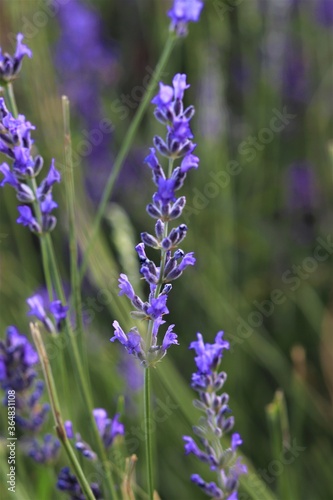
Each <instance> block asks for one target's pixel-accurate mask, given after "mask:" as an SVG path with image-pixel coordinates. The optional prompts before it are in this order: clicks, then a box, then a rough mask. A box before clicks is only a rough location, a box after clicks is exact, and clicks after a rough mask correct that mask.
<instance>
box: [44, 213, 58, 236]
mask: <svg viewBox="0 0 333 500" xmlns="http://www.w3.org/2000/svg"><path fill="white" fill-rule="evenodd" d="M56 224H57V219H56V217H54V215H43V218H42V230H43V233H48V232H50V231H53V229H54V228H55V227H56Z"/></svg>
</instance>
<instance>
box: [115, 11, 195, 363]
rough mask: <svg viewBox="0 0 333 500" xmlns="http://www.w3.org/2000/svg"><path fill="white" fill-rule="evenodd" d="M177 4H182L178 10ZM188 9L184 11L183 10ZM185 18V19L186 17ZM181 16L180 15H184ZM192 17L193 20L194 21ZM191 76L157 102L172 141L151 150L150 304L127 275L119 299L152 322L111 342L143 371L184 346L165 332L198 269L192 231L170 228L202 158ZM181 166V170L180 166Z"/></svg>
mask: <svg viewBox="0 0 333 500" xmlns="http://www.w3.org/2000/svg"><path fill="white" fill-rule="evenodd" d="M197 3H199V4H201V2H192V3H191V2H185V3H184V2H183V3H182V5H183V4H184V5H183V6H185V4H186V6H187V7H186V9H187V10H186V9H185V7H184V9H185V10H184V12H185V14H186V16H187V17H186V19H187V20H194V17H197V16H196V15H194V14H193V12H194V11H193V12H192V14H191V15H190V13H189V12H190V11H189V6H190V4H194V5H196V4H197ZM176 4H177V5H176ZM178 4H179V5H180V3H179V2H175V6H174V11H175V12H176V11H177V12H178V14H179V12H180V10H179V5H178ZM182 8H183V7H182ZM185 14H184V15H185ZM179 15H180V14H179ZM191 16H192V17H191ZM188 88H189V85H188V83H187V82H186V75H184V74H180V73H178V74H176V75H175V76H174V78H173V79H172V86H171V85H167V84H164V83H162V82H160V85H159V91H158V94H157V95H156V96H155V97H154V98H153V99H152V103H153V104H155V106H156V108H155V111H154V114H155V117H156V119H157V120H158V121H159V122H160V123H162V124H163V125H165V127H166V137H165V139H164V138H162V137H160V136H155V137H154V145H155V148H150V154H149V155H148V156H147V157H146V158H145V163H146V164H147V165H148V167H149V168H150V169H151V172H152V178H153V183H154V184H155V186H156V192H155V193H154V194H153V196H152V202H151V203H150V204H149V205H148V206H147V212H148V214H149V215H150V216H151V217H152V218H153V219H157V221H156V223H155V228H154V232H155V234H151V233H149V232H146V231H144V232H142V233H141V243H139V244H138V245H136V247H135V250H136V252H137V254H138V257H139V261H140V265H141V267H140V273H141V275H142V277H143V278H144V279H145V281H146V282H147V284H148V285H149V289H150V293H149V296H148V300H146V301H144V300H142V299H141V298H140V297H139V296H138V295H136V293H135V290H134V288H133V286H132V285H131V283H130V280H129V279H128V277H127V276H126V275H125V274H121V275H120V277H119V289H120V291H119V295H126V296H127V298H128V299H129V300H130V301H131V303H132V305H133V307H134V308H135V310H134V311H132V312H131V316H132V317H133V318H135V319H137V320H141V321H144V320H146V321H148V328H147V334H146V336H145V337H143V336H141V333H140V331H139V329H138V328H137V327H133V328H131V330H130V331H129V332H128V333H125V332H124V330H123V329H122V328H121V325H120V324H119V323H118V321H114V322H113V327H114V336H113V337H112V338H111V339H110V340H111V342H114V341H116V340H118V341H119V342H120V343H121V344H122V345H123V346H124V347H125V349H126V350H127V352H128V353H129V354H132V355H133V356H135V357H136V358H137V359H139V360H140V361H141V363H142V365H143V366H145V367H148V366H152V365H155V364H156V363H157V362H159V361H160V360H161V359H162V358H163V357H164V356H165V355H166V353H167V350H168V349H169V348H170V347H171V346H172V345H178V338H177V334H176V333H175V332H174V331H173V327H174V325H170V326H169V327H168V328H167V329H166V332H165V333H164V336H163V337H162V338H163V339H159V330H160V328H161V326H162V325H164V324H165V323H166V321H165V319H164V318H165V316H166V315H168V314H169V309H168V307H167V299H168V294H169V293H170V291H171V289H172V286H171V284H170V282H171V281H174V280H176V279H177V278H179V277H180V276H181V275H182V273H183V272H184V271H185V269H186V268H187V267H189V266H193V265H194V264H195V257H194V253H193V252H189V253H186V254H185V252H184V251H183V250H181V249H180V248H179V244H180V243H181V242H182V241H183V240H184V239H185V237H186V234H187V226H186V225H185V224H180V225H179V226H178V227H173V228H169V223H170V222H171V221H173V220H174V219H177V218H178V217H180V216H181V214H182V211H183V209H184V207H185V204H186V198H185V196H180V197H179V198H178V197H177V191H179V190H180V189H181V188H182V186H183V184H184V182H185V180H186V177H187V174H188V172H189V171H190V170H192V169H196V168H198V165H199V158H198V157H197V156H195V155H194V154H193V151H194V149H195V147H196V145H195V144H194V143H193V142H192V139H193V134H192V131H191V128H190V120H191V118H192V117H193V115H194V107H193V106H189V107H187V108H184V103H183V98H184V93H185V91H186V89H188ZM157 153H158V154H159V155H160V156H162V157H166V158H167V159H168V168H167V169H164V168H163V167H162V164H161V163H162V162H161V163H160V159H159V157H158V154H157ZM175 162H177V163H178V165H175V166H174V163H175ZM146 246H149V247H151V248H153V249H154V250H157V251H158V252H160V256H159V259H158V264H155V262H154V261H152V260H150V259H149V258H148V257H147V254H146V250H145V247H146Z"/></svg>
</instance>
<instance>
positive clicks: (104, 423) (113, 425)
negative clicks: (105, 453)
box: [64, 408, 125, 460]
mask: <svg viewBox="0 0 333 500" xmlns="http://www.w3.org/2000/svg"><path fill="white" fill-rule="evenodd" d="M93 415H94V419H95V422H96V425H97V429H98V432H99V434H100V436H101V438H102V441H103V445H104V447H105V449H106V450H108V449H109V448H110V447H111V446H112V444H113V443H114V440H115V439H116V437H117V436H123V435H124V433H125V427H124V425H123V424H122V423H121V422H119V414H118V413H116V415H115V416H114V417H113V418H109V417H108V414H107V412H106V410H104V408H95V409H94V410H93ZM64 427H65V431H66V435H67V437H68V439H74V437H75V448H76V449H77V450H78V451H79V452H80V453H82V455H83V456H84V457H85V458H87V459H88V460H95V459H96V458H97V455H96V453H95V452H94V451H93V450H92V449H91V447H90V445H89V444H88V443H86V442H85V441H83V440H82V438H81V435H80V434H79V433H76V434H75V436H74V431H73V424H72V422H71V421H70V420H67V421H66V422H65V424H64Z"/></svg>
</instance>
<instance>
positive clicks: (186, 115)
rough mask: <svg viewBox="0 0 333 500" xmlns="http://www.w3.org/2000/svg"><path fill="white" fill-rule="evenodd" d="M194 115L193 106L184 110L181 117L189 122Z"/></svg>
mask: <svg viewBox="0 0 333 500" xmlns="http://www.w3.org/2000/svg"><path fill="white" fill-rule="evenodd" d="M194 113H195V109H194V106H189V107H188V108H186V109H185V111H184V114H183V117H184V118H185V119H186V120H188V121H190V120H191V118H193V116H194Z"/></svg>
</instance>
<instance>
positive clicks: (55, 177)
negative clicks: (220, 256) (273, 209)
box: [0, 0, 246, 500]
mask: <svg viewBox="0 0 333 500" xmlns="http://www.w3.org/2000/svg"><path fill="white" fill-rule="evenodd" d="M202 7H203V3H202V2H201V1H199V0H192V1H191V0H175V1H174V4H173V7H172V8H171V10H170V11H169V13H168V15H169V17H170V19H171V25H170V32H171V38H170V43H169V45H167V49H166V51H165V53H164V55H163V56H162V60H161V61H160V64H159V66H158V71H157V73H158V72H161V71H162V68H163V65H164V64H165V62H166V60H167V57H168V56H169V54H170V52H171V48H172V44H173V41H174V40H175V39H176V38H178V37H182V36H185V35H186V34H187V31H188V23H189V22H193V21H194V22H196V21H198V20H199V16H200V13H201V10H202ZM22 38H23V37H22V35H18V38H17V40H18V47H17V50H16V53H15V55H14V57H12V58H11V57H10V56H8V55H5V56H2V55H1V53H0V70H1V72H0V76H1V82H2V83H3V84H5V90H6V94H7V97H8V101H9V103H10V108H11V111H10V110H8V108H7V107H6V104H5V100H4V99H3V98H1V99H0V152H1V153H3V154H5V155H6V156H7V158H9V160H10V162H8V163H3V164H1V165H0V171H1V172H2V174H3V176H4V178H3V180H2V182H1V186H4V185H5V184H9V185H10V186H12V187H13V188H14V189H15V191H16V195H17V198H18V200H19V201H20V202H22V203H24V205H21V206H19V207H18V211H19V214H20V215H19V217H18V219H17V223H18V224H22V225H24V226H27V227H28V228H29V229H30V231H31V232H32V233H34V234H36V235H37V236H38V237H39V239H40V242H41V248H42V254H43V264H44V272H45V278H46V282H47V288H48V295H49V297H48V300H46V301H45V300H44V299H43V297H42V296H41V295H39V294H34V295H33V296H31V297H30V298H28V299H27V304H28V306H29V308H30V309H29V311H28V315H29V316H34V317H35V318H36V319H37V320H38V321H39V322H41V324H42V325H43V327H44V328H45V330H46V332H48V333H51V334H52V335H55V336H56V334H61V332H62V327H63V326H64V327H65V330H66V332H67V335H68V337H69V338H70V339H71V341H72V344H71V346H72V347H73V349H74V360H75V363H76V370H77V372H78V375H79V379H80V383H81V384H82V388H83V393H84V397H85V401H86V406H87V408H88V409H89V407H90V408H91V400H90V395H89V393H87V389H86V385H85V375H84V373H83V371H82V366H81V364H80V360H79V359H78V351H77V347H76V344H75V342H73V339H72V331H71V323H70V320H69V318H68V312H69V307H68V306H67V305H66V304H65V303H64V294H63V289H62V284H61V281H60V278H59V274H58V271H57V267H56V262H55V259H54V253H53V250H52V241H51V239H50V237H49V233H50V232H51V231H52V230H53V229H54V228H55V226H56V217H55V216H54V214H53V210H54V209H55V208H57V203H56V202H55V201H54V199H53V195H52V190H53V186H54V185H55V184H56V183H59V182H60V180H61V176H60V173H59V172H58V170H57V169H56V167H55V164H54V160H52V162H51V166H50V168H49V171H48V174H47V175H46V177H45V178H44V179H43V180H42V181H41V182H39V183H37V177H38V175H39V173H40V172H41V170H42V167H43V163H44V161H43V158H42V157H41V156H40V155H38V154H37V155H36V154H35V152H34V147H33V144H34V143H33V140H32V138H31V131H32V130H34V128H35V127H34V126H33V125H32V124H31V123H30V122H28V121H27V120H26V118H25V117H24V116H23V115H18V113H17V110H16V104H15V98H14V94H13V91H12V85H11V82H12V80H13V79H14V78H15V77H16V76H17V73H18V71H19V68H20V65H21V61H22V58H23V56H24V55H28V56H29V57H31V55H32V54H31V51H30V50H29V49H28V48H27V47H26V46H25V45H23V44H22ZM186 78H187V77H186V75H185V74H180V73H177V74H176V75H175V76H174V78H173V80H172V86H171V85H167V84H164V83H162V82H161V83H160V84H159V91H158V93H157V95H156V96H155V97H154V98H153V99H152V101H151V102H152V103H153V104H154V105H155V111H154V115H155V118H156V119H157V121H158V122H160V123H161V124H163V125H164V126H165V127H166V136H165V137H161V136H160V135H156V136H155V137H154V139H153V143H154V147H152V148H151V149H150V154H149V155H148V156H147V157H146V159H145V163H146V164H147V165H148V167H149V168H150V169H151V172H152V179H153V182H154V184H155V186H156V191H155V193H154V194H153V196H152V202H151V203H149V204H148V205H147V212H148V214H149V215H150V217H151V218H153V219H154V220H155V221H156V222H155V230H154V234H152V233H150V232H142V233H141V242H140V243H139V244H138V245H137V246H136V247H135V250H136V252H137V254H138V257H139V261H140V273H141V275H142V277H143V279H144V280H145V281H146V283H147V285H148V287H149V295H148V297H147V299H146V300H143V299H141V298H140V297H139V296H138V295H137V294H136V292H135V290H134V288H133V286H132V284H131V283H130V280H129V279H128V277H127V276H126V275H125V274H121V275H120V278H119V288H120V292H119V295H126V296H127V298H128V299H129V300H130V301H131V304H132V305H133V307H134V309H135V310H134V311H132V312H131V315H132V318H133V319H135V320H137V321H140V326H135V327H133V328H132V329H131V330H130V331H128V332H127V333H125V331H124V330H123V329H122V328H121V326H120V324H119V323H118V321H114V323H113V326H114V336H113V337H112V338H111V339H110V340H111V341H112V342H114V341H116V340H118V341H119V342H120V343H121V344H122V345H123V346H124V347H125V349H126V350H127V352H128V353H129V354H132V355H133V356H134V357H136V358H137V359H138V360H139V361H140V363H141V365H142V367H143V368H144V371H145V389H144V394H145V422H146V426H147V429H146V461H147V463H146V466H147V484H148V492H149V498H150V500H152V499H153V496H154V485H153V461H152V438H151V433H150V430H149V421H150V415H151V393H150V392H151V389H150V372H151V368H152V367H155V366H156V365H157V364H158V363H159V362H160V361H161V360H162V359H163V357H164V356H165V355H166V353H167V351H168V349H169V348H170V347H171V345H174V344H175V345H178V336H177V334H176V333H175V332H174V325H173V324H171V325H169V326H167V328H166V330H165V331H164V333H163V334H162V335H161V333H160V330H161V327H162V328H163V329H164V326H163V325H165V323H166V321H165V319H164V317H165V316H166V315H167V314H169V309H168V307H167V299H168V295H169V293H170V291H171V289H172V284H171V282H172V281H174V280H176V279H178V278H179V277H180V276H181V275H182V273H183V272H184V270H185V269H186V268H187V267H188V266H193V265H194V264H195V257H194V253H193V252H187V253H185V252H184V251H183V250H182V249H181V248H180V245H181V243H182V242H183V241H184V239H185V237H186V234H187V226H186V225H185V224H183V223H181V224H179V225H176V226H174V227H171V223H172V222H173V221H175V220H176V219H178V218H179V217H181V215H182V212H183V210H184V207H185V205H186V199H185V196H179V195H178V191H179V190H180V189H181V188H182V187H183V185H184V182H185V180H186V177H187V174H188V172H189V171H190V170H191V169H197V168H198V165H199V158H198V157H197V156H195V155H194V154H193V152H194V150H195V148H196V144H195V143H194V142H193V141H192V140H193V133H192V131H191V127H190V121H191V119H192V117H193V115H194V112H195V110H194V106H192V105H191V106H188V107H185V106H184V102H183V99H184V93H185V91H186V89H188V88H189V85H188V84H187V81H186ZM152 88H153V87H152V86H151V87H150V89H149V90H148V92H147V95H146V101H143V104H142V107H141V108H140V109H139V111H138V115H137V116H138V118H137V119H135V120H134V122H133V123H134V125H133V129H132V132H131V134H133V133H134V132H133V131H135V130H136V127H137V126H138V123H139V121H140V119H141V116H142V113H143V110H144V107H145V103H146V102H147V101H148V98H150V97H151V95H150V93H151V91H152ZM67 107H68V102H67ZM64 116H65V123H64V124H65V134H69V117H68V116H67V115H66V105H65V113H64ZM66 140H68V141H69V142H70V138H69V137H68V135H67V136H66ZM130 141H131V136H129V138H127V139H126V140H125V141H124V142H125V147H124V148H125V149H124V150H123V152H122V153H121V154H120V157H119V158H120V159H119V162H118V163H117V161H116V165H115V167H114V175H113V177H110V179H111V180H110V182H109V183H108V185H107V186H106V190H105V192H104V197H103V199H102V203H101V206H100V209H99V212H98V214H97V218H96V221H95V225H94V229H93V234H94V230H96V228H97V227H98V225H99V222H100V217H101V213H102V210H103V208H104V206H105V200H106V199H107V197H108V196H109V194H110V191H111V188H112V185H113V182H114V179H115V176H116V175H117V174H118V172H119V169H120V167H121V164H122V161H123V159H124V156H125V154H126V151H127V149H128V147H129V144H130ZM126 148H127V149H126ZM66 157H67V160H68V162H69V164H70V150H69V149H68V148H67V149H66ZM162 159H166V160H165V162H166V166H164V167H163V166H162V165H163V161H162ZM72 182H73V179H70V183H71V184H72ZM71 189H72V187H71ZM71 196H72V194H71ZM70 214H71V221H70V222H71V224H73V220H74V209H73V198H72V201H71V206H70ZM72 238H73V233H72ZM71 242H72V247H73V245H74V247H75V246H76V243H75V238H74V241H73V240H71ZM146 247H150V248H152V249H154V250H157V251H158V253H159V259H158V260H159V262H158V263H155V262H154V260H151V259H150V258H149V257H148V256H147V253H146ZM88 248H89V247H88ZM150 251H151V250H149V251H148V250H147V252H148V254H149V252H150ZM73 255H74V258H72V265H73V266H77V253H75V251H74V254H73ZM50 263H51V267H52V272H50V268H49V264H50ZM84 270H85V267H84V265H83V268H82V270H81V271H82V273H81V278H82V276H83V273H84ZM76 271H77V269H76ZM76 277H77V274H76ZM51 278H52V279H51ZM53 281H54V282H55V285H56V294H57V296H58V297H59V299H61V300H59V299H56V300H54V297H53V295H54V293H53ZM73 284H74V286H75V289H76V293H77V291H78V288H79V282H78V280H77V279H76V278H75V271H74V279H73ZM74 299H75V306H76V309H77V319H78V318H79V317H80V313H79V312H78V311H79V305H80V297H79V296H78V295H75V298H74ZM51 316H52V318H53V319H51ZM143 323H145V324H146V326H147V328H146V332H145V333H143V331H142V330H143V329H142V324H143ZM79 327H82V322H80V321H79ZM13 328H14V327H13ZM31 331H32V336H33V339H34V342H35V345H36V348H37V351H38V355H37V353H36V352H35V351H34V350H33V348H32V346H31V345H30V344H29V342H28V341H27V339H26V338H25V337H23V336H21V335H20V334H19V333H17V332H16V330H15V329H14V330H9V333H8V337H7V344H0V350H1V351H2V352H3V353H2V355H1V357H0V362H1V363H2V367H1V364H0V368H1V369H0V377H1V378H0V380H2V381H3V384H2V386H3V388H4V389H6V390H8V388H12V387H14V386H15V387H16V385H15V384H16V383H17V380H16V378H17V377H19V379H18V380H19V381H20V380H21V379H22V380H23V382H24V383H25V385H26V386H24V387H23V389H22V390H24V391H26V390H27V389H31V390H33V392H32V393H31V394H29V395H26V392H24V397H23V400H24V404H25V407H26V408H28V409H29V410H30V411H31V412H32V413H33V418H32V423H31V424H29V420H28V418H27V417H25V419H23V418H22V417H21V424H22V426H23V427H24V426H25V427H27V428H30V429H39V427H40V425H41V423H42V421H43V419H44V416H45V414H46V413H47V411H48V410H49V407H48V406H44V407H43V408H42V409H41V410H39V413H38V412H36V411H35V406H36V403H37V402H38V401H39V399H40V396H41V393H42V383H40V382H39V381H37V382H36V384H35V387H34V388H33V387H32V385H31V384H32V382H33V381H34V378H35V372H34V371H33V370H32V366H33V364H35V363H37V361H38V357H39V359H40V361H41V364H42V368H43V372H44V376H45V381H46V385H47V389H48V393H49V397H50V403H51V408H52V413H53V416H54V420H55V427H56V431H57V435H58V437H59V439H60V441H61V443H62V444H63V446H64V448H65V450H66V452H67V455H68V459H69V461H70V464H71V466H72V467H73V468H74V471H75V474H73V473H72V472H71V469H70V468H69V467H65V468H63V469H61V471H60V473H59V476H58V482H57V488H58V489H59V490H61V491H63V492H66V493H68V494H69V495H70V498H72V499H81V498H82V499H83V498H89V499H93V498H96V499H97V498H102V496H103V492H102V488H101V487H100V485H98V484H97V483H91V484H89V482H88V481H87V479H86V477H85V475H84V472H83V470H82V468H81V466H80V464H79V462H78V460H77V458H76V455H75V453H74V451H73V449H72V447H71V444H70V442H71V441H72V442H74V446H75V448H76V450H77V451H78V452H79V453H80V454H81V455H82V456H83V457H84V458H86V459H88V460H91V461H97V460H98V459H100V460H102V462H103V466H104V471H105V473H106V477H107V484H108V495H109V496H108V498H112V499H115V500H117V497H118V491H117V489H116V488H115V486H114V484H113V480H112V478H111V474H110V471H109V465H108V462H107V452H108V450H109V448H110V447H111V446H112V445H113V443H114V441H115V439H116V438H117V436H123V435H124V425H123V424H122V423H121V422H120V421H119V414H116V415H115V416H114V418H109V417H108V414H107V412H106V410H105V409H103V408H95V409H93V410H92V411H90V412H89V418H90V420H91V422H92V426H93V428H94V429H95V431H96V434H97V444H98V447H99V449H98V450H97V451H94V446H90V444H88V443H87V442H86V441H84V440H83V439H82V437H81V435H80V434H79V433H75V434H74V431H73V424H72V422H71V421H70V420H67V421H66V422H65V423H63V418H62V413H61V410H60V404H59V398H58V395H57V388H56V383H55V380H54V377H53V374H52V369H51V366H50V363H49V360H48V357H47V353H46V350H45V347H44V344H43V340H42V337H41V334H40V332H39V328H38V325H37V324H31ZM22 339H24V340H22ZM17 346H19V347H20V349H18V347H17ZM21 346H23V347H22V349H23V350H22V349H21ZM226 346H227V343H226V342H224V341H222V336H221V335H220V334H219V335H218V336H217V338H216V343H215V344H214V345H213V346H211V348H210V347H209V345H208V344H206V346H205V345H204V344H203V342H202V339H201V338H199V341H198V342H197V343H193V344H192V347H193V348H195V349H196V351H197V354H198V358H196V360H198V359H199V361H198V362H197V366H198V370H199V371H200V370H201V372H200V373H199V374H197V377H199V378H200V383H199V382H198V380H197V379H196V382H198V386H196V387H195V386H194V385H193V384H194V382H193V384H192V386H193V387H194V388H196V389H197V390H198V391H199V395H200V401H199V400H198V401H197V402H196V405H197V406H199V407H200V408H201V409H203V408H204V407H205V411H206V413H207V418H206V421H205V423H206V426H207V429H206V431H205V430H203V428H201V430H200V432H201V434H200V433H199V431H197V433H199V435H200V437H201V438H202V444H203V445H204V446H205V447H206V452H199V451H198V448H196V446H195V444H194V441H193V440H191V438H189V437H186V438H185V439H186V441H187V445H186V451H187V452H193V453H195V454H196V455H197V456H198V457H199V458H200V459H201V460H203V461H206V462H208V463H209V464H210V465H211V467H212V468H213V469H214V470H218V473H219V480H218V485H219V486H217V485H216V484H215V483H210V484H208V483H205V482H204V481H203V480H202V479H201V478H200V477H199V476H197V475H194V476H192V480H193V481H194V482H196V483H197V484H199V486H201V488H202V489H203V490H204V491H205V492H206V493H208V494H210V495H214V496H215V497H217V498H225V494H226V493H230V496H228V499H229V500H233V499H235V498H237V497H236V496H235V493H236V489H237V485H238V475H239V474H241V473H245V472H246V468H245V467H244V466H241V465H240V463H239V462H237V463H235V456H234V452H235V450H236V447H237V446H238V445H239V444H240V443H241V439H240V437H239V435H238V434H234V435H233V437H232V446H231V452H230V450H227V451H225V452H223V450H222V449H221V448H220V447H219V446H218V445H217V443H216V439H218V438H220V437H221V435H222V433H223V432H227V431H228V430H230V429H231V427H232V425H233V421H232V418H225V416H224V415H225V413H226V411H228V409H227V407H226V402H227V396H226V395H223V396H217V395H216V394H215V392H214V391H217V390H218V389H220V388H221V387H222V385H223V378H225V377H224V376H223V374H220V375H217V374H215V372H214V370H215V369H217V367H218V364H219V361H220V358H221V353H222V349H224V348H226ZM12 351H14V357H12V354H11V353H12ZM17 352H18V354H17ZM15 353H16V354H15ZM15 356H16V357H15ZM18 357H21V359H20V363H21V365H22V366H21V367H20V369H18V366H20V365H18V364H16V362H17V361H18ZM13 360H14V368H12V364H13ZM24 363H25V364H24ZM15 370H16V371H15ZM16 372H17V373H16ZM204 376H206V377H207V380H206V385H205V386H204V382H203V379H204ZM15 377H16V378H15ZM20 377H21V378H20ZM194 379H195V377H194ZM194 379H193V380H194ZM8 380H11V384H12V386H11V385H10V383H9V382H8ZM198 387H199V389H198ZM203 388H204V389H205V391H204V390H203ZM23 406H24V405H23V403H22V407H23ZM214 411H215V414H214ZM19 417H20V416H19ZM29 425H30V427H29ZM214 425H215V427H214ZM205 432H206V434H208V433H209V432H213V433H214V435H215V437H216V439H215V441H213V442H212V443H210V442H209V439H210V438H209V437H207V436H206V434H205ZM204 434H205V436H206V437H205V439H204V438H203V435H204ZM59 445H60V443H59V441H58V440H54V438H53V437H52V436H51V435H49V434H47V435H45V436H44V438H43V441H42V442H39V441H37V440H36V439H34V440H33V441H32V442H31V447H30V450H29V455H30V456H31V457H32V458H34V459H35V461H37V462H40V463H48V462H51V461H52V460H53V459H54V457H56V456H57V454H58V450H59ZM107 471H109V472H107Z"/></svg>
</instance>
